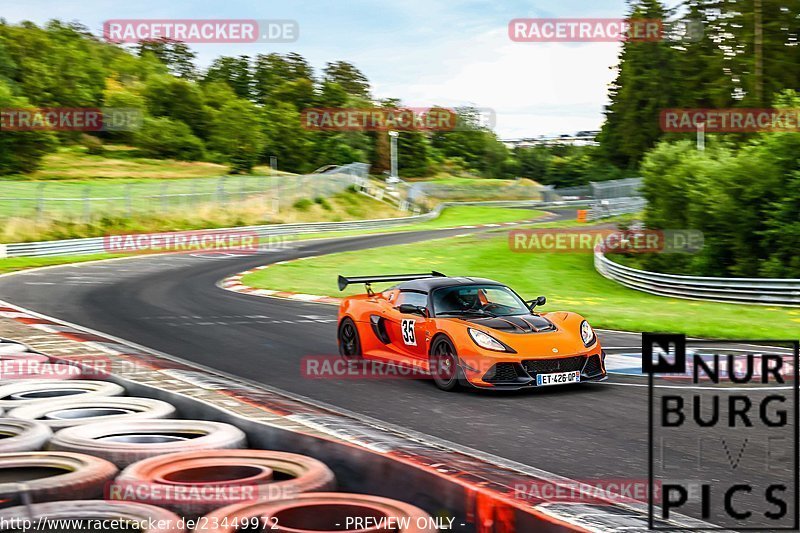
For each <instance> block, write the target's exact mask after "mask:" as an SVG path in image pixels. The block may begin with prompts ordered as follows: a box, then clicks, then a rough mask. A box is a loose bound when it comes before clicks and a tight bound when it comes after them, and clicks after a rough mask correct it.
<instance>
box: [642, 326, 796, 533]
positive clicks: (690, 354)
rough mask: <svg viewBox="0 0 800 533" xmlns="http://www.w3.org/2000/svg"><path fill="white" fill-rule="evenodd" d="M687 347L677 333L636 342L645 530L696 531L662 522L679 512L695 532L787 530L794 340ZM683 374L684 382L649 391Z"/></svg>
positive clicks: (791, 506) (791, 511)
mask: <svg viewBox="0 0 800 533" xmlns="http://www.w3.org/2000/svg"><path fill="white" fill-rule="evenodd" d="M689 343H691V345H692V349H688V348H687V340H686V337H685V335H682V334H658V333H643V334H642V371H643V373H646V374H647V375H648V403H649V407H648V419H649V420H648V426H649V428H648V441H649V442H648V444H649V446H648V447H649V451H648V463H649V466H648V471H649V476H648V477H649V482H650V490H649V492H648V494H649V496H648V509H649V512H648V519H649V527H650V529H656V530H659V529H660V530H670V531H674V530H682V531H696V530H697V529H698V528H697V527H694V526H693V527H674V525H673V524H670V523H668V522H667V523H665V522H664V521H668V520H670V519H671V517H673V516H674V513H676V512H680V513H681V515H682V518H681V519H682V520H683V519H685V517H686V516H687V515H688V516H689V517H690V518H693V519H696V520H702V521H703V522H704V524H705V525H704V526H703V527H702V528H701V529H735V530H737V531H764V530H792V531H794V530H796V529H797V528H798V525H800V519H799V518H800V517H799V516H798V507H797V505H798V504H797V492H798V487H800V479H798V475H800V474H799V473H798V445H800V442H798V440H799V439H798V436H799V435H798V431H797V429H798V401H799V400H800V392H799V390H798V368H797V362H798V353H799V352H800V342H798V341H779V340H773V341H764V340H761V341H752V340H739V341H704V340H691V341H689ZM695 345H696V346H697V347H695ZM769 350H772V353H767V352H769ZM780 350H783V352H781V351H780ZM789 350H791V352H792V356H791V358H789V357H787V355H786V354H788V351H789ZM712 351H713V352H715V353H714V354H713V355H712V356H711V357H709V356H708V354H709V353H710V352H712ZM716 352H719V353H716ZM753 352H760V353H758V357H755V354H754V353H753ZM723 356H724V357H723ZM687 359H691V362H689V361H687ZM788 359H791V361H788ZM787 363H789V364H790V366H789V368H790V369H791V371H787V369H785V368H784V366H785V365H787ZM690 367H691V369H692V372H691V373H690V375H691V383H684V384H681V385H675V383H674V382H672V383H669V382H667V384H663V385H662V384H657V383H656V377H669V376H674V375H681V374H684V375H685V374H686V373H687V368H690ZM789 449H791V451H789ZM657 483H658V484H660V486H661V495H660V498H657V497H656V496H654V494H653V492H652V489H653V486H654V485H655V484H657ZM709 524H710V525H711V526H713V527H707V526H708V525H709Z"/></svg>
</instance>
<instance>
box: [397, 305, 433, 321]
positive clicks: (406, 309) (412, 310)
mask: <svg viewBox="0 0 800 533" xmlns="http://www.w3.org/2000/svg"><path fill="white" fill-rule="evenodd" d="M397 310H398V311H400V313H401V314H403V315H421V316H424V317H425V318H427V317H428V308H427V307H421V306H419V305H412V304H401V305H399V306H398V307H397Z"/></svg>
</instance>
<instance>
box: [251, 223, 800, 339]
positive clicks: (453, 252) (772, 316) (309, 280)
mask: <svg viewBox="0 0 800 533" xmlns="http://www.w3.org/2000/svg"><path fill="white" fill-rule="evenodd" d="M429 270H439V271H442V272H444V273H446V274H448V275H453V276H455V275H464V276H479V277H488V278H493V279H496V280H498V281H501V282H504V283H507V284H509V285H510V286H511V287H513V288H514V289H515V290H517V292H519V293H520V295H522V296H523V297H525V298H535V297H536V296H539V295H542V294H543V295H545V296H547V298H548V303H547V305H546V306H545V307H544V308H543V309H544V310H545V311H557V310H571V311H576V312H578V313H581V314H582V315H584V316H585V317H586V318H588V319H589V320H590V321H591V323H592V324H593V325H594V326H595V327H599V328H609V329H621V330H629V331H669V332H682V333H686V334H687V335H691V336H699V337H711V338H721V339H724V338H751V339H766V338H787V339H794V338H797V333H798V331H800V309H792V308H780V307H763V306H748V305H735V304H722V303H712V302H697V301H692V300H681V299H674V298H665V297H660V296H654V295H650V294H647V293H643V292H639V291H635V290H632V289H628V288H625V287H623V286H621V285H618V284H617V283H614V282H612V281H610V280H607V279H605V278H603V277H602V276H600V275H599V274H597V272H595V270H594V266H593V258H592V255H591V254H567V253H556V254H539V253H514V252H511V251H510V250H509V248H508V241H507V238H506V237H498V236H493V235H475V236H470V237H462V238H459V239H448V240H438V241H429V242H425V243H415V244H409V245H401V246H393V247H388V248H376V249H372V250H365V251H358V252H346V253H341V254H335V255H328V256H322V257H318V258H311V259H306V260H303V261H295V262H290V263H285V264H282V265H273V266H270V267H269V268H267V269H264V270H260V271H258V272H256V273H253V274H250V275H248V276H246V277H245V278H244V283H245V284H247V285H251V286H255V287H260V288H266V289H281V290H288V291H295V292H302V293H308V294H321V295H331V296H339V295H342V294H354V293H358V292H361V291H363V288H362V287H358V286H356V287H350V288H348V289H347V290H346V291H345V292H343V293H340V292H338V290H337V288H336V277H337V275H339V274H345V275H373V274H389V273H397V272H400V273H403V272H425V271H429ZM376 288H380V287H376Z"/></svg>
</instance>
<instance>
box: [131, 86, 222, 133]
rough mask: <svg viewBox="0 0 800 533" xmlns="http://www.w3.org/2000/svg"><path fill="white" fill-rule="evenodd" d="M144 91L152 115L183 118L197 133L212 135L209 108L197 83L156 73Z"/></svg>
mask: <svg viewBox="0 0 800 533" xmlns="http://www.w3.org/2000/svg"><path fill="white" fill-rule="evenodd" d="M143 94H144V97H145V99H146V101H147V110H148V112H149V113H150V115H152V116H154V117H168V118H171V119H175V120H179V121H181V122H184V123H185V124H187V125H188V126H189V127H190V128H191V130H192V133H193V135H195V136H197V137H200V138H201V139H205V138H207V137H208V134H209V131H208V124H209V113H208V108H207V107H206V106H204V97H203V92H202V91H201V90H200V88H199V87H198V86H197V85H196V84H194V83H192V82H190V81H187V80H182V79H179V78H175V77H172V76H152V77H151V78H150V79H148V80H147V83H146V84H145V87H144V91H143Z"/></svg>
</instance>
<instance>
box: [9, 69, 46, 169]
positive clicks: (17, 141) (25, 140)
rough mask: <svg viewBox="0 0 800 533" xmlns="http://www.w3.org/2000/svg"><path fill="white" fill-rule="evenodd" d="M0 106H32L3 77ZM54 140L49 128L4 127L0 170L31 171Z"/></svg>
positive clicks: (21, 107) (31, 107)
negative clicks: (10, 129) (25, 129)
mask: <svg viewBox="0 0 800 533" xmlns="http://www.w3.org/2000/svg"><path fill="white" fill-rule="evenodd" d="M0 109H6V110H9V109H15V110H18V109H30V110H31V111H33V110H35V108H34V107H33V106H31V105H30V102H28V100H27V99H25V98H22V97H15V96H13V95H12V93H11V88H10V87H9V85H8V84H7V83H6V82H4V81H3V80H0ZM56 144H57V143H56V140H55V137H54V136H53V134H52V133H50V132H44V131H8V130H3V131H2V133H1V134H0V174H17V173H26V172H33V171H34V170H36V169H37V168H39V165H40V163H41V161H42V158H43V157H44V156H45V155H46V154H47V153H49V152H51V151H53V150H54V149H55V146H56Z"/></svg>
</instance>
